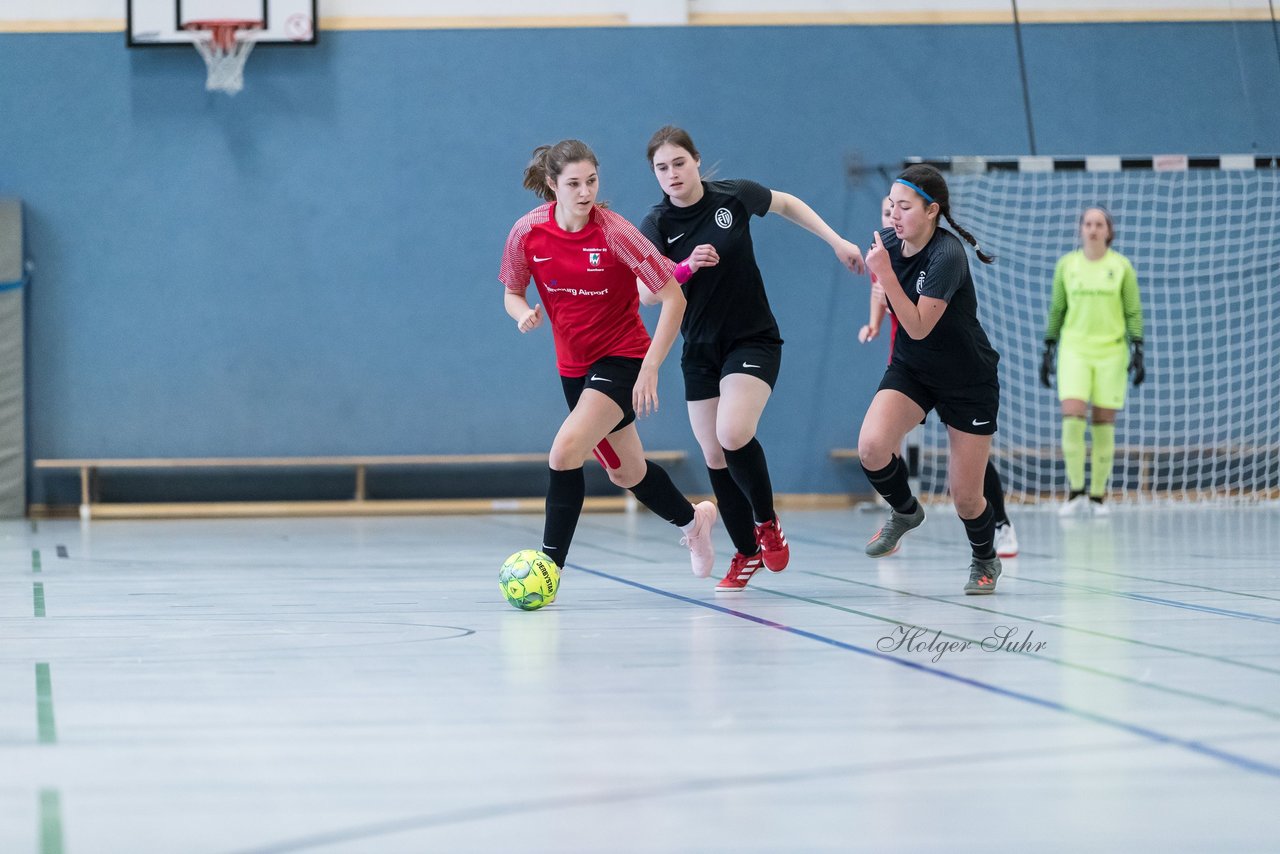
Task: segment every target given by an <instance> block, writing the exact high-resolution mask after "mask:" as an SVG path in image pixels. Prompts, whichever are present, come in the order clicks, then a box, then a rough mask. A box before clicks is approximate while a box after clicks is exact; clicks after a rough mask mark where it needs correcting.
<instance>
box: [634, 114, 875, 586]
mask: <svg viewBox="0 0 1280 854" xmlns="http://www.w3.org/2000/svg"><path fill="white" fill-rule="evenodd" d="M648 157H649V165H650V167H651V168H652V169H653V174H654V177H655V178H657V179H658V184H659V186H660V187H661V188H662V192H663V199H662V201H661V202H659V203H658V204H657V205H654V207H653V209H652V210H651V211H650V212H649V215H648V216H646V217H645V219H644V221H643V222H642V223H641V225H640V231H641V232H642V233H643V234H644V235H645V236H646V237H648V238H649V239H650V240H652V241H653V242H654V244H656V245H657V246H658V248H659V249H661V250H662V252H663V253H664V254H666V256H667V257H668V258H671V259H676V258H681V259H684V260H682V261H681V262H680V264H679V265H677V267H676V270H677V274H676V280H677V281H679V282H680V283H681V284H684V283H685V282H688V284H687V286H686V294H685V295H686V297H687V298H688V301H689V309H688V313H687V314H686V315H685V317H684V324H683V330H682V331H683V332H684V351H683V353H682V354H681V358H680V366H681V369H682V370H683V372H684V387H685V400H686V401H687V403H688V407H689V423H690V425H691V426H692V427H693V433H694V436H695V437H697V439H698V444H699V445H700V446H701V447H702V455H703V457H704V458H705V460H706V464H707V472H708V474H709V476H710V478H711V486H712V489H713V490H714V491H715V494H716V499H717V501H719V504H720V513H721V515H722V516H723V517H724V522H725V527H726V528H727V529H728V530H729V536H730V537H731V538H732V539H733V543H734V545H735V546H736V547H737V554H735V555H734V556H733V560H732V561H731V562H730V564H729V571H728V573H727V574H726V575H725V577H724V578H723V579H722V580H721V581H720V583H719V584H718V585H717V586H716V591H717V592H721V593H734V592H738V591H741V590H743V589H744V588H745V587H746V586H747V582H749V581H750V580H751V576H752V575H754V574H755V573H756V572H757V571H758V570H759V569H760V568H761V567H762V566H764V567H767V568H768V569H769V570H771V571H773V572H781V571H782V570H783V569H785V568H786V566H787V562H788V561H789V560H790V555H791V549H790V547H789V546H788V544H787V538H786V537H785V536H784V535H783V533H782V526H781V524H780V523H779V521H778V516H777V514H776V513H775V512H774V505H773V486H772V483H771V481H770V478H769V466H768V463H767V461H766V460H765V453H764V448H763V447H762V446H761V444H760V441H759V440H758V439H757V438H756V428H757V425H758V424H759V422H760V417H761V416H762V415H763V413H764V408H765V405H766V404H767V403H768V402H769V397H770V396H771V395H772V393H773V387H774V384H775V383H776V382H777V379H778V372H779V369H780V367H781V363H782V336H781V335H780V334H779V332H778V324H777V322H776V321H775V320H774V316H773V311H772V309H771V308H770V307H769V299H768V297H767V296H766V295H765V289H764V279H763V277H762V276H761V274H760V268H759V266H758V265H757V264H756V258H755V249H754V247H753V245H752V240H751V227H750V222H749V221H750V219H751V217H752V216H753V215H754V216H760V217H763V216H764V215H765V214H768V213H777V214H781V215H782V216H783V217H785V218H786V219H788V220H790V221H791V222H794V223H795V224H797V225H799V226H800V227H802V228H804V229H807V230H808V231H811V232H813V233H814V234H816V235H817V236H818V237H820V238H822V239H823V240H824V241H826V243H827V244H828V245H829V246H830V247H831V249H832V251H834V252H835V254H836V257H837V258H839V259H840V262H841V263H842V264H844V265H845V266H846V267H849V268H851V269H853V270H855V271H856V272H859V273H860V272H862V253H861V252H860V250H859V249H858V247H857V246H854V245H853V244H852V243H850V242H848V241H847V240H844V239H843V238H842V237H840V235H838V234H836V233H835V231H833V230H832V229H831V228H830V227H829V226H828V225H827V224H826V223H825V222H823V220H822V217H820V216H818V215H817V214H816V213H814V211H813V209H812V208H810V207H809V206H808V205H807V204H805V203H804V202H803V201H801V200H800V199H798V198H796V197H795V196H792V195H790V194H788V193H783V192H779V191H777V190H770V189H769V188H768V187H765V186H762V185H760V184H757V183H756V182H754V181H746V180H732V181H704V180H703V179H702V175H701V172H700V168H699V167H700V166H701V160H700V157H699V154H698V149H697V148H696V147H695V146H694V144H693V140H692V139H691V138H690V137H689V134H688V133H687V132H686V131H684V130H682V129H681V128H678V127H673V126H671V125H667V126H666V127H663V128H660V129H659V130H658V131H657V132H656V133H654V135H653V137H652V138H651V139H650V140H649V146H648ZM708 252H711V253H718V254H716V255H715V257H716V260H717V262H718V263H715V264H707V263H705V262H704V255H705V254H707V253H708ZM705 267H710V268H711V269H707V270H705V271H704V270H703V268H705ZM695 274H696V275H695Z"/></svg>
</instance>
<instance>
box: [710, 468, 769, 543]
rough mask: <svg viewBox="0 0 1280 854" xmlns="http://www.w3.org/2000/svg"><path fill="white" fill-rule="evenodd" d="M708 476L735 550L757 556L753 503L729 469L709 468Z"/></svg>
mask: <svg viewBox="0 0 1280 854" xmlns="http://www.w3.org/2000/svg"><path fill="white" fill-rule="evenodd" d="M707 474H709V475H711V489H712V491H714V492H715V494H716V504H717V505H718V507H719V510H720V518H721V519H723V520H724V526H725V528H726V529H727V530H728V531H729V538H730V539H731V540H733V546H734V548H736V549H737V550H738V551H739V552H740V553H742V554H744V555H753V554H755V553H756V551H757V550H758V548H757V546H756V526H755V524H754V523H753V521H752V519H751V502H750V501H748V500H747V496H746V494H745V493H743V491H742V490H741V489H739V488H738V484H737V482H735V481H734V479H733V475H732V474H730V473H729V470H728V469H713V468H710V467H708V468H707Z"/></svg>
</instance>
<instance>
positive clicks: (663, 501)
mask: <svg viewBox="0 0 1280 854" xmlns="http://www.w3.org/2000/svg"><path fill="white" fill-rule="evenodd" d="M648 466H649V467H648V468H647V469H645V472H644V477H642V478H641V479H640V482H639V483H637V484H636V485H635V486H633V487H631V494H632V495H634V496H635V497H636V500H637V501H639V502H640V503H641V504H643V505H644V506H645V507H648V508H649V509H650V510H652V511H653V512H654V513H656V514H657V515H658V517H659V518H661V519H666V520H667V521H668V522H670V523H671V524H672V525H675V526H676V527H679V528H683V527H684V526H685V525H688V524H689V523H690V522H692V521H693V505H692V504H690V503H689V499H687V498H685V497H684V495H683V494H681V492H680V490H678V489H676V485H675V484H674V483H672V482H671V477H670V476H669V475H668V474H667V470H666V469H664V468H663V467H662V466H660V465H657V464H656V463H648Z"/></svg>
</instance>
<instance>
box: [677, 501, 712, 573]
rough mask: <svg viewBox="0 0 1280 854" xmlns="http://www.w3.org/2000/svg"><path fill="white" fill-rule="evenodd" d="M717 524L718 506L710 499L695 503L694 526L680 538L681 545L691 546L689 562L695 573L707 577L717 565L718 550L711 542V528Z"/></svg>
mask: <svg viewBox="0 0 1280 854" xmlns="http://www.w3.org/2000/svg"><path fill="white" fill-rule="evenodd" d="M715 524H716V506H715V505H714V504H712V503H711V502H710V501H699V502H698V503H697V504H695V505H693V527H692V528H690V529H689V530H688V532H687V533H686V534H685V535H684V536H683V537H681V538H680V545H682V546H688V547H689V563H690V565H691V566H692V567H693V574H694V575H696V576H698V577H699V578H706V577H707V576H708V575H710V574H711V569H712V567H714V566H715V565H716V550H715V547H714V546H713V545H712V544H711V529H712V527H714V526H715Z"/></svg>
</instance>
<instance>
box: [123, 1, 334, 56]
mask: <svg viewBox="0 0 1280 854" xmlns="http://www.w3.org/2000/svg"><path fill="white" fill-rule="evenodd" d="M128 16H129V27H128V30H127V31H126V35H127V38H128V44H129V47H149V46H153V45H174V44H177V45H190V44H191V43H192V42H193V41H195V39H196V36H195V33H193V32H192V31H190V30H188V29H186V28H187V27H189V26H190V25H191V24H192V23H193V22H196V21H225V20H236V21H262V22H263V27H262V29H260V30H253V31H251V32H245V33H244V34H243V35H242V38H249V39H251V40H253V41H254V42H256V43H257V44H315V43H316V0H128Z"/></svg>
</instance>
